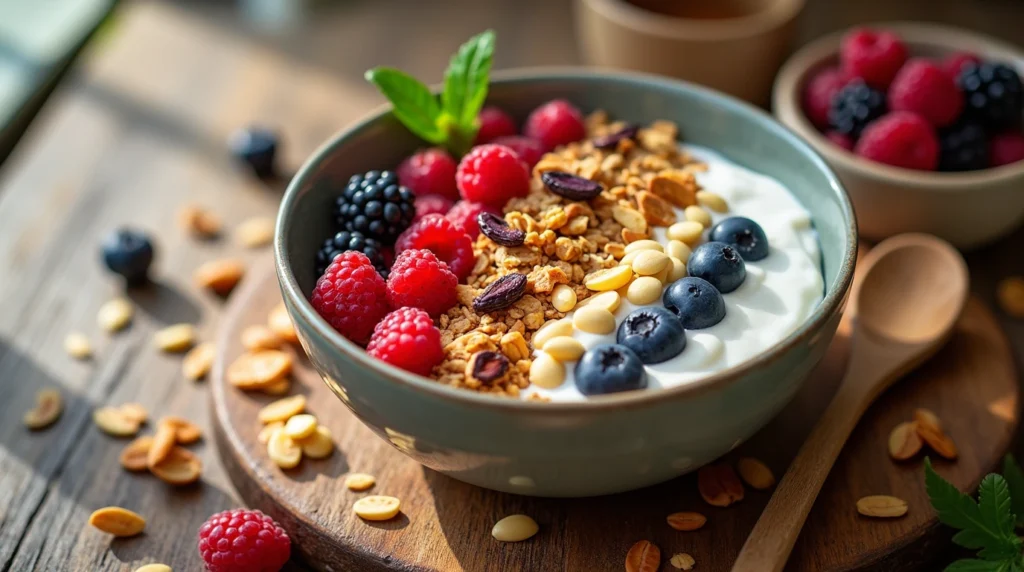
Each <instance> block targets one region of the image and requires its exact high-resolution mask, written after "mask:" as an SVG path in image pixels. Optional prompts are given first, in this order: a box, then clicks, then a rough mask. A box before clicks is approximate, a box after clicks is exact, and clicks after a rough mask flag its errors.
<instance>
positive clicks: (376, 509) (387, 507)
mask: <svg viewBox="0 0 1024 572" xmlns="http://www.w3.org/2000/svg"><path fill="white" fill-rule="evenodd" d="M401 508H402V502H401V501H399V500H398V499H396V498H395V497H387V496H383V495H371V496H368V497H363V498H361V499H359V500H357V501H356V502H355V504H354V505H352V510H354V511H355V513H356V516H358V517H359V518H362V519H364V520H389V519H392V518H394V517H395V516H397V515H398V511H399V510H401Z"/></svg>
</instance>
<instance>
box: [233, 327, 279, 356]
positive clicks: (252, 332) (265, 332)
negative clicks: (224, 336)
mask: <svg viewBox="0 0 1024 572" xmlns="http://www.w3.org/2000/svg"><path fill="white" fill-rule="evenodd" d="M282 344H284V340H282V339H281V336H279V335H277V334H276V333H274V330H271V329H270V328H268V327H267V326H264V325H261V324H256V325H254V326H249V327H248V328H245V329H244V330H242V346H243V347H244V348H245V349H247V350H249V351H253V352H254V351H257V350H276V349H278V348H280V347H281V345H282Z"/></svg>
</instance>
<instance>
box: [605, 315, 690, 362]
mask: <svg viewBox="0 0 1024 572" xmlns="http://www.w3.org/2000/svg"><path fill="white" fill-rule="evenodd" d="M615 341H617V342H618V343H619V344H621V345H624V346H626V347H627V348H629V349H631V350H633V351H634V352H635V353H636V355H637V357H639V358H640V361H642V362H643V363H645V364H654V363H661V362H663V361H668V360H670V359H672V358H674V357H676V356H677V355H679V354H680V353H682V351H683V349H685V348H686V333H685V332H684V331H683V323H682V322H681V321H679V318H677V317H676V315H675V314H673V313H672V312H670V311H668V310H666V309H665V308H658V307H651V308H640V309H638V310H633V311H632V312H630V313H629V315H628V316H626V319H625V320H623V321H622V323H621V324H619V330H618V332H617V333H616V335H615Z"/></svg>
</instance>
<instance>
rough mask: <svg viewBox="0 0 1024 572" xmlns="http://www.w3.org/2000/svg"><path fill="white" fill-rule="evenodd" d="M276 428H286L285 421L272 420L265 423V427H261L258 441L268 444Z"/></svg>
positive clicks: (261, 443)
mask: <svg viewBox="0 0 1024 572" xmlns="http://www.w3.org/2000/svg"><path fill="white" fill-rule="evenodd" d="M276 429H284V421H271V422H270V423H267V424H266V425H264V426H263V429H260V433H259V435H257V436H256V441H258V442H259V444H260V445H266V444H267V442H268V441H270V436H271V435H272V434H273V433H274V431H275V430H276Z"/></svg>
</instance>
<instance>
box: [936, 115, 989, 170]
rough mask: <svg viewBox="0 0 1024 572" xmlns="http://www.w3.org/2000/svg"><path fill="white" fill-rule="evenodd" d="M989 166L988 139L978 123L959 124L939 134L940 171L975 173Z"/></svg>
mask: <svg viewBox="0 0 1024 572" xmlns="http://www.w3.org/2000/svg"><path fill="white" fill-rule="evenodd" d="M988 164H989V160H988V138H987V137H986V136H985V130H984V129H983V128H982V127H981V126H980V125H978V124H977V123H958V124H956V125H953V126H952V127H948V128H946V129H944V130H942V131H940V132H939V170H940V171H974V170H977V169H984V168H986V167H988Z"/></svg>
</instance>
